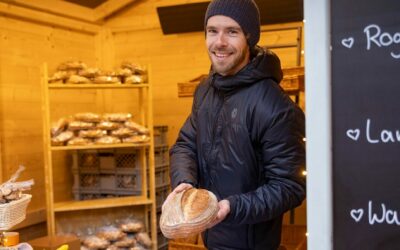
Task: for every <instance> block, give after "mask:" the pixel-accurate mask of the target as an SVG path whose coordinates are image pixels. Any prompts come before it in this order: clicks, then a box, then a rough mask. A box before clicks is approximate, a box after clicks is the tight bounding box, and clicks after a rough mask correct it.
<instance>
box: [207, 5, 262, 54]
mask: <svg viewBox="0 0 400 250" xmlns="http://www.w3.org/2000/svg"><path fill="white" fill-rule="evenodd" d="M216 15H223V16H227V17H230V18H232V19H233V20H235V21H236V22H237V23H238V24H239V25H240V27H241V28H242V30H243V32H244V34H245V35H246V36H247V43H248V45H249V47H250V48H253V47H254V46H255V45H257V43H258V41H259V40H260V12H259V11H258V7H257V5H256V3H255V2H254V1H253V0H213V1H211V2H210V4H209V5H208V8H207V11H206V15H205V18H204V27H206V26H207V21H208V19H209V18H210V17H212V16H216Z"/></svg>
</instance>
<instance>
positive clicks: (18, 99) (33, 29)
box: [0, 15, 96, 222]
mask: <svg viewBox="0 0 400 250" xmlns="http://www.w3.org/2000/svg"><path fill="white" fill-rule="evenodd" d="M94 44H95V37H94V36H93V35H89V34H86V33H79V32H74V31H71V30H66V29H60V28H54V27H51V26H48V25H44V24H39V23H32V22H28V21H23V20H20V19H18V18H13V17H7V16H3V15H2V16H0V51H1V53H0V105H1V106H0V143H1V152H0V156H1V165H2V168H1V171H0V172H2V178H1V181H2V182H3V181H5V180H7V179H8V178H9V177H10V176H11V175H12V174H13V173H14V172H15V171H16V169H17V168H18V165H19V164H23V165H25V166H26V168H27V169H26V171H25V172H24V173H23V174H22V176H21V177H20V179H19V180H27V179H30V178H33V179H34V180H35V185H34V186H33V189H32V191H31V193H32V194H33V197H34V199H32V201H31V203H30V204H29V211H30V213H31V214H32V215H33V217H34V218H33V219H32V220H33V221H34V220H38V221H39V222H40V221H41V220H43V218H45V217H44V216H45V213H44V209H45V202H44V198H45V192H46V191H45V187H44V172H43V142H42V138H43V137H42V111H41V94H42V93H41V85H40V70H41V69H40V67H41V65H42V64H43V62H47V63H48V65H49V69H50V70H49V71H50V72H53V71H54V69H55V68H56V67H57V65H58V64H59V63H60V62H62V61H64V60H68V59H80V60H83V61H85V62H87V63H91V64H93V65H94V64H95V63H96V53H95V50H94V47H95V46H94ZM76 100H79V98H76Z"/></svg>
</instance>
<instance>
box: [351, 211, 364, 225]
mask: <svg viewBox="0 0 400 250" xmlns="http://www.w3.org/2000/svg"><path fill="white" fill-rule="evenodd" d="M350 215H351V217H352V218H353V219H354V220H355V221H356V222H359V221H360V220H361V218H362V216H363V215H364V209H362V208H360V209H352V210H351V211H350Z"/></svg>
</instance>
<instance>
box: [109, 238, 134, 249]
mask: <svg viewBox="0 0 400 250" xmlns="http://www.w3.org/2000/svg"><path fill="white" fill-rule="evenodd" d="M113 245H114V246H116V247H120V248H127V247H133V246H135V245H136V240H135V238H133V237H124V238H122V239H120V240H118V241H116V242H114V244H113Z"/></svg>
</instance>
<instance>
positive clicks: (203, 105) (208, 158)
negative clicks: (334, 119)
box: [170, 48, 305, 250]
mask: <svg viewBox="0 0 400 250" xmlns="http://www.w3.org/2000/svg"><path fill="white" fill-rule="evenodd" d="M281 79H282V71H281V68H280V62H279V59H278V57H276V56H275V55H274V54H272V52H266V51H264V50H262V49H260V48H258V52H257V55H256V56H255V57H254V58H253V59H252V60H251V61H250V63H249V64H248V65H247V66H245V67H244V68H243V69H242V70H241V71H239V72H238V73H237V74H236V75H234V76H226V77H223V76H221V75H218V74H216V73H213V72H211V73H210V75H209V77H208V78H207V79H206V80H205V81H203V82H202V83H201V84H200V85H199V86H198V88H197V89H196V92H195V97H194V103H193V107H192V112H191V114H190V116H189V117H188V119H187V120H186V122H185V124H184V125H183V127H182V129H181V131H180V133H179V136H178V139H177V141H176V143H175V145H174V146H173V147H172V148H171V151H170V155H171V157H170V159H171V165H170V168H171V173H170V174H171V182H172V187H173V188H174V187H176V186H177V185H178V184H179V183H182V182H186V183H191V184H193V185H194V186H197V187H201V188H205V189H207V190H209V191H211V192H213V193H214V194H215V195H216V196H217V197H218V199H219V200H221V199H227V200H229V202H230V206H231V212H230V213H229V215H228V217H227V218H226V219H225V220H224V221H223V222H221V223H220V224H218V225H217V226H215V227H213V228H211V229H209V230H207V231H206V232H205V233H204V234H203V237H204V242H205V244H206V246H207V247H208V248H209V249H221V250H222V249H226V250H228V249H229V250H232V249H260V250H261V249H262V250H268V249H277V248H278V247H279V244H280V233H281V224H282V215H283V213H284V212H286V211H288V210H289V209H291V208H294V207H296V206H298V205H300V204H301V202H302V201H303V199H304V198H305V183H304V180H303V178H302V177H301V167H302V166H304V161H305V149H304V142H303V137H304V114H303V112H302V111H301V110H300V109H299V108H298V107H297V106H296V105H295V104H294V103H293V102H292V100H291V99H290V98H289V97H288V96H287V95H286V94H285V93H284V92H283V90H282V89H281V87H280V86H279V85H278V83H279V82H280V80H281Z"/></svg>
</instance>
